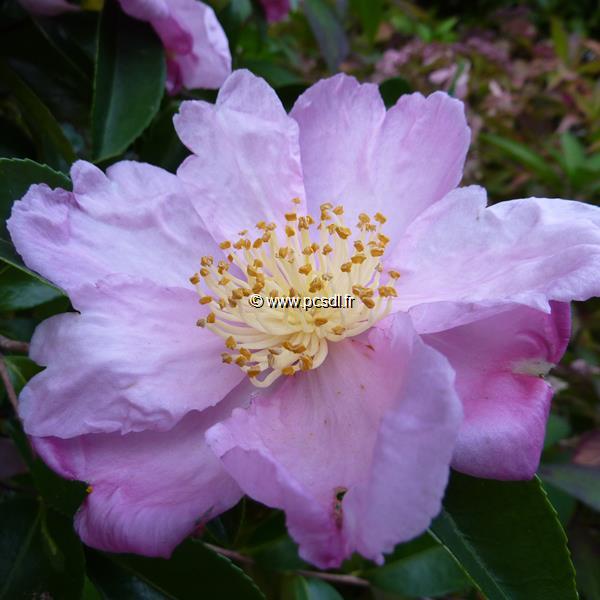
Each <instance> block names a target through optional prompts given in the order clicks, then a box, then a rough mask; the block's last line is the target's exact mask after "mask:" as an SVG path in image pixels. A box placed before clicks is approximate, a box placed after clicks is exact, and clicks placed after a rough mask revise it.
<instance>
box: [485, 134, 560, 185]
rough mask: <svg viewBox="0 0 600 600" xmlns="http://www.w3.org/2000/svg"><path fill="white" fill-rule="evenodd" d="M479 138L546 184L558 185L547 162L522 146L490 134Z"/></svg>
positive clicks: (557, 180)
mask: <svg viewBox="0 0 600 600" xmlns="http://www.w3.org/2000/svg"><path fill="white" fill-rule="evenodd" d="M479 137H480V139H481V140H483V141H484V142H488V143H489V144H492V145H493V146H496V148H498V149H500V150H502V151H503V152H504V153H505V154H507V155H508V156H510V158H512V159H514V160H516V161H517V162H519V163H521V164H522V165H523V166H524V167H526V168H528V169H530V170H531V171H533V172H534V173H535V174H536V175H538V176H539V177H541V178H542V179H544V180H545V181H546V182H549V183H560V181H559V178H558V175H557V174H556V173H555V172H554V171H553V170H552V169H551V168H550V167H549V166H548V163H547V161H546V160H545V159H544V158H543V157H542V156H540V155H539V154H537V153H536V152H534V151H533V150H531V149H530V148H528V147H527V146H525V145H524V144H521V143H520V142H516V141H514V140H511V139H509V138H505V137H501V136H499V135H495V134H492V133H481V134H479Z"/></svg>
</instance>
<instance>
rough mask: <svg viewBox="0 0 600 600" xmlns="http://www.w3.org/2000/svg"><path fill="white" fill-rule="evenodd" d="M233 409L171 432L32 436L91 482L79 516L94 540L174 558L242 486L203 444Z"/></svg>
mask: <svg viewBox="0 0 600 600" xmlns="http://www.w3.org/2000/svg"><path fill="white" fill-rule="evenodd" d="M225 415H226V412H225V411H224V410H223V409H221V407H219V408H218V409H209V410H207V411H204V412H203V413H195V412H194V413H189V414H188V415H186V416H185V417H184V418H183V419H182V420H181V421H180V422H179V423H178V424H177V425H175V426H174V427H173V429H170V430H168V431H164V432H155V431H144V432H141V433H129V434H127V435H120V434H118V433H108V434H90V435H83V436H79V437H75V438H71V439H67V440H65V439H60V438H58V437H46V438H33V441H34V445H35V447H36V449H37V451H38V452H39V453H40V454H41V456H42V458H43V459H44V460H45V461H46V462H47V463H48V464H49V465H50V466H51V467H52V468H53V469H54V470H56V471H57V472H58V473H60V474H61V475H62V476H63V477H66V478H68V479H79V480H82V481H85V482H87V483H89V484H90V485H91V487H92V491H91V493H90V494H89V495H88V497H87V499H86V501H85V502H84V504H83V506H82V507H81V509H80V510H79V512H78V513H77V515H76V519H75V526H76V529H77V531H78V533H79V535H80V536H81V538H82V540H83V541H84V542H85V543H86V544H88V545H89V546H93V547H94V548H99V549H101V550H107V551H109V552H135V553H136V554H144V555H147V556H164V557H168V556H169V555H170V554H171V552H172V551H173V549H174V548H175V546H176V545H177V544H178V543H179V542H181V541H182V540H183V539H184V538H185V537H186V536H187V535H189V534H190V533H192V532H193V531H194V530H195V529H196V528H197V527H198V526H199V525H201V524H202V523H205V522H206V521H208V520H209V519H211V518H213V517H215V516H216V515H218V514H219V513H221V512H223V511H225V510H227V509H228V508H230V507H231V506H233V505H234V504H236V502H237V501H238V500H239V499H240V497H241V495H242V494H241V491H240V490H239V488H238V486H237V485H236V483H235V482H234V481H233V480H232V479H231V477H229V475H227V473H226V472H225V470H224V469H223V468H222V466H221V464H220V462H219V461H218V460H217V458H216V457H215V456H214V454H213V453H212V452H211V451H210V450H209V449H208V447H207V446H206V443H205V442H204V431H205V430H206V428H207V427H210V425H212V424H213V423H214V422H215V421H216V420H218V419H220V418H223V417H224V416H225Z"/></svg>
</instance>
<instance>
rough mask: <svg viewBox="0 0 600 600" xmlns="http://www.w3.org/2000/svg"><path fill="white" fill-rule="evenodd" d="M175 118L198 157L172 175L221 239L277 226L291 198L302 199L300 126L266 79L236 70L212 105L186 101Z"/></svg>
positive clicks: (219, 239)
mask: <svg viewBox="0 0 600 600" xmlns="http://www.w3.org/2000/svg"><path fill="white" fill-rule="evenodd" d="M173 121H174V123H175V128H176V129H177V133H178V134H179V137H180V138H181V139H182V141H183V143H184V144H185V145H186V146H187V147H188V148H189V149H190V150H191V151H192V152H194V153H195V156H191V157H190V158H188V159H187V160H186V161H185V162H184V163H183V164H182V165H181V167H180V168H179V170H178V172H177V174H178V175H179V176H180V177H181V178H182V179H183V180H185V181H186V182H187V183H188V184H189V185H190V188H192V189H193V190H194V191H193V192H191V194H192V196H193V198H194V199H195V203H196V208H197V210H198V212H199V213H200V214H201V215H202V217H203V218H204V220H205V222H206V224H207V226H208V229H209V230H210V231H211V232H213V233H214V235H215V237H216V239H217V240H218V241H222V240H224V239H229V238H237V234H238V232H239V231H241V230H245V229H253V228H254V226H255V225H256V223H258V222H259V221H267V222H268V221H273V222H279V223H281V222H283V214H284V213H285V212H290V211H291V210H292V208H293V206H294V205H293V204H292V202H291V201H292V199H293V198H296V197H298V198H300V199H301V201H302V203H303V202H304V187H303V183H302V170H301V167H300V150H299V145H298V125H297V124H296V122H295V121H294V120H293V119H291V118H290V117H288V116H287V114H286V112H285V110H284V108H283V106H282V105H281V102H280V101H279V99H278V98H277V95H276V94H275V92H274V91H273V90H272V89H271V88H270V87H269V85H268V84H267V83H266V82H265V81H264V80H262V79H260V78H258V77H255V76H254V75H252V74H251V73H250V72H249V71H245V70H241V71H236V72H235V73H233V75H231V77H229V79H228V80H227V81H226V82H225V84H224V85H223V87H222V88H221V90H220V91H219V96H218V98H217V102H216V104H215V105H212V104H209V103H208V102H200V101H190V102H183V103H182V105H181V108H180V111H179V114H177V115H176V116H175V118H174V120H173ZM300 207H302V204H301V205H300Z"/></svg>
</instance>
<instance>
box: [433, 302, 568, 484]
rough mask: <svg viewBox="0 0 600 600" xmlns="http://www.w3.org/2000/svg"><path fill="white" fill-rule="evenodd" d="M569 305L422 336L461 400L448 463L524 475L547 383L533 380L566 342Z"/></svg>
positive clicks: (546, 405) (532, 458)
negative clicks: (443, 361) (445, 365)
mask: <svg viewBox="0 0 600 600" xmlns="http://www.w3.org/2000/svg"><path fill="white" fill-rule="evenodd" d="M569 333H570V310H569V305H568V304H564V303H558V302H553V303H552V313H551V314H545V313H543V312H540V311H537V310H534V309H532V308H528V307H517V308H513V309H511V310H508V311H507V312H504V313H502V314H499V315H496V316H493V317H489V318H487V319H484V320H481V321H476V322H474V323H470V324H469V325H463V326H461V327H456V328H455V329H450V330H448V331H443V332H440V333H435V334H431V335H426V336H423V339H424V340H425V342H426V343H427V344H429V345H430V346H432V347H433V348H435V349H436V350H438V351H439V352H441V353H442V354H444V355H445V356H446V357H447V358H448V360H449V361H450V364H451V365H452V367H453V368H454V370H455V371H456V388H457V391H458V394H459V396H460V399H461V401H462V403H463V409H464V414H465V421H464V423H463V425H462V427H461V430H460V434H459V437H458V442H457V446H456V450H455V452H454V459H453V466H454V468H456V469H458V470H459V471H462V472H463V473H467V474H469V475H474V476H476V477H490V478H494V479H530V478H531V477H533V475H534V473H535V471H536V469H537V467H538V463H539V460H540V454H541V452H542V447H543V444H544V434H545V430H546V420H547V417H548V411H549V409H550V400H551V398H552V388H551V387H550V385H549V384H548V383H546V382H545V381H544V380H543V379H541V378H540V375H542V374H545V373H547V371H548V369H549V368H550V367H551V366H552V365H553V364H556V363H557V362H558V361H559V360H560V358H561V356H562V354H563V352H564V351H565V348H566V346H567V343H568V341H569Z"/></svg>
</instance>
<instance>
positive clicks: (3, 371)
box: [0, 354, 18, 413]
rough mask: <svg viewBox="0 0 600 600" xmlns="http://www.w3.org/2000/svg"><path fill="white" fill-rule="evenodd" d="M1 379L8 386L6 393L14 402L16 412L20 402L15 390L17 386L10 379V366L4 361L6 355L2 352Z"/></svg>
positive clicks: (0, 359)
mask: <svg viewBox="0 0 600 600" xmlns="http://www.w3.org/2000/svg"><path fill="white" fill-rule="evenodd" d="M0 379H2V383H3V384H4V387H5V388H6V394H7V396H8V399H9V400H10V403H11V404H12V406H13V408H14V410H15V413H17V411H18V402H17V393H16V392H15V388H14V387H13V384H12V381H11V380H10V375H9V374H8V368H7V366H6V362H5V361H4V356H2V354H0Z"/></svg>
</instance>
